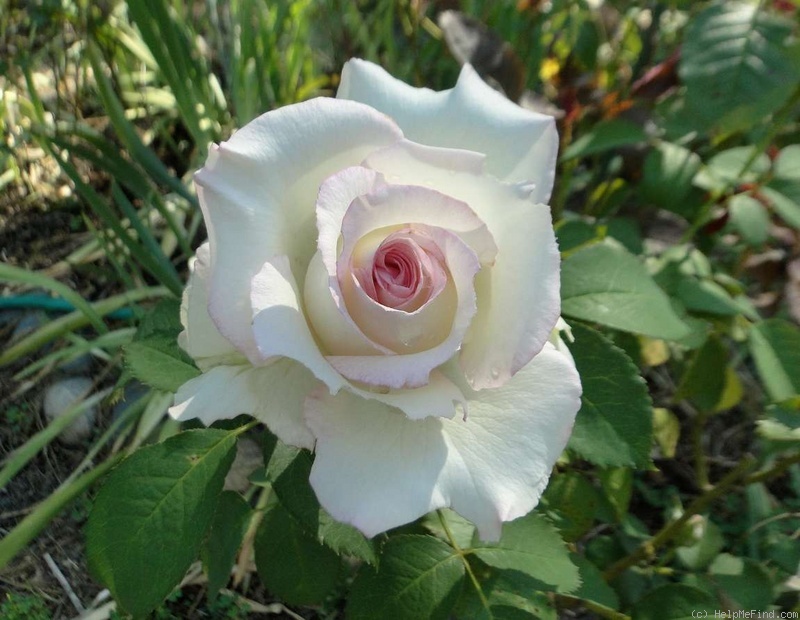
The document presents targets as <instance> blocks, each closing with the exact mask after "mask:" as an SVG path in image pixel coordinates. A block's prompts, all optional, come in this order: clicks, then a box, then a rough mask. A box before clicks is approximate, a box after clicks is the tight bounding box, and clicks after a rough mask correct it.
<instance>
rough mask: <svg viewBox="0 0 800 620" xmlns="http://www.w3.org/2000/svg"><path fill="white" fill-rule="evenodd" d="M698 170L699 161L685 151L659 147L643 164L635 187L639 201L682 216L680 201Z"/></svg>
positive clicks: (672, 145) (676, 148) (676, 146)
mask: <svg viewBox="0 0 800 620" xmlns="http://www.w3.org/2000/svg"><path fill="white" fill-rule="evenodd" d="M700 166H701V161H700V157H699V156H698V155H697V154H695V153H693V152H692V151H690V150H689V149H687V148H684V147H682V146H678V145H677V144H670V143H669V142H662V143H660V144H659V145H658V146H657V147H656V148H655V149H653V150H652V151H650V153H648V155H647V157H646V158H645V160H644V167H643V169H642V181H641V184H640V185H639V189H640V191H641V192H642V197H643V198H644V199H645V200H647V201H650V202H652V203H653V204H655V205H656V206H658V207H661V208H662V209H667V210H668V211H672V212H676V213H683V209H682V207H683V205H684V201H685V200H686V197H687V196H688V195H689V192H690V191H691V190H692V179H693V178H694V176H695V174H697V171H698V170H699V169H700Z"/></svg>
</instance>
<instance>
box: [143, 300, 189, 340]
mask: <svg viewBox="0 0 800 620" xmlns="http://www.w3.org/2000/svg"><path fill="white" fill-rule="evenodd" d="M180 312H181V302H180V300H178V299H174V298H167V299H162V300H161V301H159V302H158V303H157V304H156V305H155V307H153V309H152V310H150V311H149V312H147V314H145V315H144V317H142V320H141V322H140V323H139V327H138V328H137V329H136V335H135V336H134V338H133V339H134V340H146V339H147V338H149V337H151V336H156V335H167V336H172V337H173V338H176V339H177V337H178V334H179V333H180V332H181V330H182V329H183V326H182V325H181V316H180Z"/></svg>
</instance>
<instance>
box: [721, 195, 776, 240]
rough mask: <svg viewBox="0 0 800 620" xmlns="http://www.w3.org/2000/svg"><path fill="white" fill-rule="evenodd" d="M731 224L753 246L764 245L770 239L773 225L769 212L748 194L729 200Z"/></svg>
mask: <svg viewBox="0 0 800 620" xmlns="http://www.w3.org/2000/svg"><path fill="white" fill-rule="evenodd" d="M728 209H729V210H730V226H731V227H732V228H733V229H734V230H736V232H738V233H739V235H740V236H741V237H742V239H743V240H744V241H745V243H747V244H748V245H751V246H760V245H763V244H764V243H765V242H766V241H767V239H769V229H770V226H772V222H770V219H769V214H768V213H767V210H766V209H765V208H764V205H762V204H761V202H759V201H758V200H756V199H755V198H753V197H752V196H749V195H747V194H737V195H736V196H734V197H733V198H731V199H730V201H729V202H728Z"/></svg>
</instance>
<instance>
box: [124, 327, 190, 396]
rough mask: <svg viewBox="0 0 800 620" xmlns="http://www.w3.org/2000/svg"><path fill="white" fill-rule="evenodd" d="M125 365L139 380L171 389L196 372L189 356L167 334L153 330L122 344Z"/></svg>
mask: <svg viewBox="0 0 800 620" xmlns="http://www.w3.org/2000/svg"><path fill="white" fill-rule="evenodd" d="M123 350H124V351H125V366H126V368H127V369H128V370H129V371H130V372H131V374H132V375H133V376H134V377H136V378H137V379H139V381H141V382H142V383H145V384H147V385H149V386H150V387H154V388H156V389H157V390H164V391H165V392H175V391H177V389H178V388H179V387H180V386H182V385H183V384H184V383H186V382H187V381H189V380H191V379H194V378H195V377H197V376H199V375H200V371H199V370H198V369H197V367H196V366H195V365H194V364H193V363H192V360H191V358H190V357H189V356H188V355H186V353H184V352H183V350H182V349H181V348H180V347H179V346H178V343H177V341H176V340H175V339H174V338H172V337H171V336H167V335H163V334H157V335H153V336H150V337H148V338H145V339H144V340H137V341H134V342H131V343H130V344H128V345H126V346H125V347H124V348H123Z"/></svg>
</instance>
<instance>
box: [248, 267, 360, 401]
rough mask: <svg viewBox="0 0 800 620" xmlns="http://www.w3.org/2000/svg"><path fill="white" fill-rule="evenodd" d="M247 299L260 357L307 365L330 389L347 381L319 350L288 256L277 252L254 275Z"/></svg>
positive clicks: (337, 388) (333, 389)
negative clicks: (277, 254)
mask: <svg viewBox="0 0 800 620" xmlns="http://www.w3.org/2000/svg"><path fill="white" fill-rule="evenodd" d="M250 295H251V297H250V302H251V304H252V307H253V319H252V325H253V335H254V337H255V342H256V346H257V347H258V351H259V353H260V355H261V357H263V358H268V357H270V356H273V355H278V356H285V357H289V358H291V359H293V360H295V361H298V362H300V363H301V364H303V366H305V367H306V368H308V369H309V370H310V371H311V372H312V373H314V375H315V376H316V377H317V379H319V380H320V381H322V382H324V383H325V384H326V385H327V386H328V389H329V390H330V391H331V392H338V391H339V389H341V388H342V387H344V385H345V384H346V383H347V381H346V380H345V379H344V377H342V376H341V375H340V374H339V373H338V372H336V370H334V368H333V367H332V366H331V365H330V364H329V363H328V361H327V360H326V359H325V358H324V357H323V355H322V353H320V350H319V346H318V345H317V343H316V341H315V340H314V336H313V334H312V333H311V330H310V329H309V327H308V324H307V323H306V318H305V316H304V314H303V311H302V309H301V305H300V299H299V295H298V291H297V283H296V281H295V279H294V276H293V275H292V272H291V269H290V268H289V258H288V257H286V256H276V257H274V258H273V259H271V260H269V261H267V262H265V263H264V265H263V267H262V268H261V270H260V271H259V272H258V273H257V274H256V275H255V276H254V277H253V281H252V289H251V292H250Z"/></svg>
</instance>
